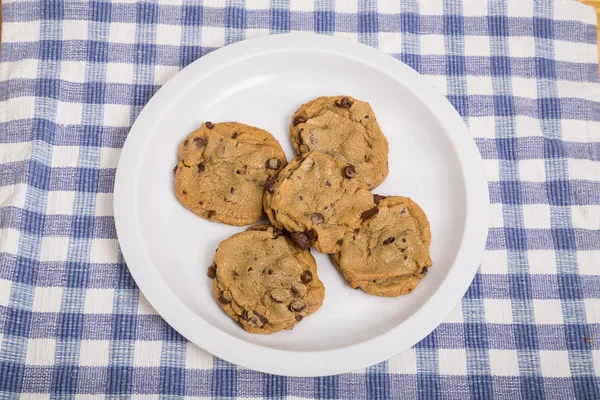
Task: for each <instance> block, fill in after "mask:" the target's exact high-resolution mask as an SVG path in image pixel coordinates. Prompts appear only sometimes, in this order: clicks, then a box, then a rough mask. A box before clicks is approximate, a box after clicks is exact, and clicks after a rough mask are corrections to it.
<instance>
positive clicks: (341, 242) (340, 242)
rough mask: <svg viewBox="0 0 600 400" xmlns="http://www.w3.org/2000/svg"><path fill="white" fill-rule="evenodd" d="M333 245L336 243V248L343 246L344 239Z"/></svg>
mask: <svg viewBox="0 0 600 400" xmlns="http://www.w3.org/2000/svg"><path fill="white" fill-rule="evenodd" d="M335 243H336V244H337V245H338V246H341V245H343V244H344V239H338V240H337V241H336V242H335Z"/></svg>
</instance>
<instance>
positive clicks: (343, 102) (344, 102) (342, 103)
mask: <svg viewBox="0 0 600 400" xmlns="http://www.w3.org/2000/svg"><path fill="white" fill-rule="evenodd" d="M335 105H336V106H338V107H340V108H350V106H351V105H352V102H351V101H350V99H349V98H347V97H342V98H341V99H339V100H338V101H337V102H336V103H335Z"/></svg>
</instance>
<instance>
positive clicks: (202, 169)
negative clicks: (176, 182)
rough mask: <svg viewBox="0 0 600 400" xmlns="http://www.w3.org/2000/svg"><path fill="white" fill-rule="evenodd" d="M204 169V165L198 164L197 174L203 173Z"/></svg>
mask: <svg viewBox="0 0 600 400" xmlns="http://www.w3.org/2000/svg"><path fill="white" fill-rule="evenodd" d="M205 169H206V167H205V166H204V164H202V163H200V164H198V173H202V172H204V170H205Z"/></svg>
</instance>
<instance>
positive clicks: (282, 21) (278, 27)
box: [270, 8, 290, 32]
mask: <svg viewBox="0 0 600 400" xmlns="http://www.w3.org/2000/svg"><path fill="white" fill-rule="evenodd" d="M270 27H271V30H273V31H275V32H288V31H289V30H290V10H287V9H282V8H273V9H271V13H270Z"/></svg>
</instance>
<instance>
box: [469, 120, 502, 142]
mask: <svg viewBox="0 0 600 400" xmlns="http://www.w3.org/2000/svg"><path fill="white" fill-rule="evenodd" d="M468 121H469V130H470V131H471V134H472V135H473V137H474V138H483V139H495V138H496V120H495V118H494V117H470V118H469V120H468Z"/></svg>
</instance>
